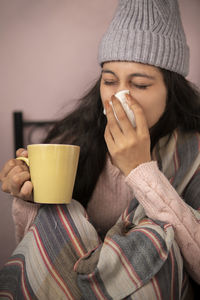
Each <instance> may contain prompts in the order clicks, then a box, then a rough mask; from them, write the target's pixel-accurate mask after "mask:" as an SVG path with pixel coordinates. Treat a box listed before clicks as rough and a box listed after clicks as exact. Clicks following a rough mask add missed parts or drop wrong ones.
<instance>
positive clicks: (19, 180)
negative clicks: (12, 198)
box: [9, 169, 30, 195]
mask: <svg viewBox="0 0 200 300" xmlns="http://www.w3.org/2000/svg"><path fill="white" fill-rule="evenodd" d="M27 180H30V173H29V172H28V171H20V172H18V169H17V172H16V173H15V174H14V175H13V176H10V179H9V189H10V192H11V193H12V195H17V194H19V193H20V190H21V187H22V185H23V184H24V182H26V181H27Z"/></svg>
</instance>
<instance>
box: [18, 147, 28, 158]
mask: <svg viewBox="0 0 200 300" xmlns="http://www.w3.org/2000/svg"><path fill="white" fill-rule="evenodd" d="M16 156H17V157H19V156H24V157H28V151H27V150H26V149H24V148H19V149H18V150H17V151H16Z"/></svg>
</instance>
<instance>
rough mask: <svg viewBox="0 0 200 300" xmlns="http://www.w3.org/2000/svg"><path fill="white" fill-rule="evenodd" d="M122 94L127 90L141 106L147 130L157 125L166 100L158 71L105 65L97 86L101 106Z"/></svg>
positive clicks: (137, 65) (130, 64)
mask: <svg viewBox="0 0 200 300" xmlns="http://www.w3.org/2000/svg"><path fill="white" fill-rule="evenodd" d="M121 90H129V91H130V94H131V95H132V96H133V97H134V99H135V100H136V101H137V102H138V103H139V104H140V105H141V106H142V108H143V111H144V114H145V117H146V119H147V123H148V127H149V128H151V127H152V126H153V125H155V124H156V123H157V122H158V120H159V118H160V117H161V115H162V114H163V112H164V110H165V105H166V99H167V89H166V86H165V84H164V80H163V76H162V73H161V71H160V70H159V69H158V68H156V67H153V66H150V65H145V64H141V63H135V62H106V63H104V65H103V68H102V77H101V84H100V94H101V99H102V103H103V105H104V103H105V101H106V100H110V98H111V96H112V95H114V94H116V93H117V92H119V91H121Z"/></svg>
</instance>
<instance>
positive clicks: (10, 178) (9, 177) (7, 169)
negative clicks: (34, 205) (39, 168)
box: [0, 148, 33, 201]
mask: <svg viewBox="0 0 200 300" xmlns="http://www.w3.org/2000/svg"><path fill="white" fill-rule="evenodd" d="M16 155H17V157H19V156H21V157H27V156H28V152H27V151H26V150H25V149H22V148H21V149H18V150H17V152H16ZM0 181H1V183H2V185H1V188H2V191H3V192H6V193H10V194H11V195H12V196H14V197H17V198H20V199H22V200H25V201H33V194H32V190H33V185H32V183H31V181H30V171H29V168H28V166H27V165H26V164H24V163H23V162H22V161H20V160H16V159H11V160H9V161H8V162H6V164H5V165H4V167H3V169H2V170H1V172H0Z"/></svg>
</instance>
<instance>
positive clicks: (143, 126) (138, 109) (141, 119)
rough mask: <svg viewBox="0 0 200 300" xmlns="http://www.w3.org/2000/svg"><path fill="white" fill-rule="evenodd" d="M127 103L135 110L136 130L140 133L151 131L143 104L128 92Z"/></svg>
mask: <svg viewBox="0 0 200 300" xmlns="http://www.w3.org/2000/svg"><path fill="white" fill-rule="evenodd" d="M126 99H127V103H128V105H129V107H130V109H131V110H132V111H133V113H134V115H135V120H136V124H137V127H136V131H137V133H138V134H144V133H149V129H148V124H147V120H146V117H145V114H144V111H143V108H142V106H141V105H140V104H139V103H138V102H137V101H136V100H135V99H134V98H133V97H132V96H131V95H130V94H126Z"/></svg>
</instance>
